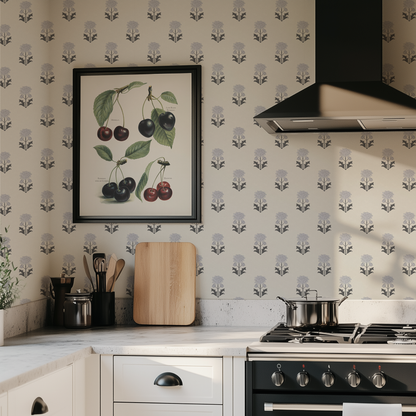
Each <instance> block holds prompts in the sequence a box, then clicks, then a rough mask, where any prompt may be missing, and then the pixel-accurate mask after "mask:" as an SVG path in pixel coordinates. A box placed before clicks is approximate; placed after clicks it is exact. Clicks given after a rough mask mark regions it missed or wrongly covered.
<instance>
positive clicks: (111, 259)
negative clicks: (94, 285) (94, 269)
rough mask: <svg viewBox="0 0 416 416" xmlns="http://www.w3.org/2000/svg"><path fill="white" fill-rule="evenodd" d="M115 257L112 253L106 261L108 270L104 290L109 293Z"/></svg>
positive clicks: (114, 267)
mask: <svg viewBox="0 0 416 416" xmlns="http://www.w3.org/2000/svg"><path fill="white" fill-rule="evenodd" d="M116 263H117V256H116V255H115V254H114V253H113V254H112V255H111V257H110V260H109V261H108V268H107V273H106V288H107V292H110V291H111V289H110V288H111V283H112V282H113V280H114V279H113V277H114V272H115V270H116Z"/></svg>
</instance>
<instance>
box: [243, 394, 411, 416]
mask: <svg viewBox="0 0 416 416" xmlns="http://www.w3.org/2000/svg"><path fill="white" fill-rule="evenodd" d="M247 399H248V400H247V409H246V416H308V415H309V416H313V415H315V416H316V415H323V416H342V405H343V403H377V404H381V403H384V404H392V403H398V404H401V405H402V413H403V414H405V415H406V416H416V403H415V402H416V400H415V398H414V397H408V396H407V397H406V396H370V395H357V396H351V395H332V394H313V395H308V394H301V395H299V394H260V393H254V394H253V395H252V396H251V398H247ZM250 402H251V403H250Z"/></svg>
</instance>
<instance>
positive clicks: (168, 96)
mask: <svg viewBox="0 0 416 416" xmlns="http://www.w3.org/2000/svg"><path fill="white" fill-rule="evenodd" d="M160 98H161V99H162V100H165V101H167V102H168V103H172V104H178V102H177V101H176V97H175V95H174V94H173V92H170V91H165V92H162V94H160Z"/></svg>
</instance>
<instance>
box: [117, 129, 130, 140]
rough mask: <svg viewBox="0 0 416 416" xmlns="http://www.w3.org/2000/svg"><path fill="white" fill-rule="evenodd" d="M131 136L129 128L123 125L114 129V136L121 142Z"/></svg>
mask: <svg viewBox="0 0 416 416" xmlns="http://www.w3.org/2000/svg"><path fill="white" fill-rule="evenodd" d="M128 137H129V129H126V128H125V127H122V126H117V127H116V128H115V129H114V138H115V139H116V140H118V141H119V142H124V140H127V138H128Z"/></svg>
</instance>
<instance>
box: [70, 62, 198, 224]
mask: <svg viewBox="0 0 416 416" xmlns="http://www.w3.org/2000/svg"><path fill="white" fill-rule="evenodd" d="M73 90H74V107H73V111H74V112H73V135H74V143H73V177H74V190H73V220H74V222H100V223H104V222H110V223H118V222H131V223H133V222H146V223H162V222H165V223H175V222H183V223H194V222H195V223H198V222H201V66H199V65H190V66H159V67H157V66H156V67H155V66H153V67H147V66H145V67H126V68H114V69H113V68H75V69H74V70H73Z"/></svg>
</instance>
